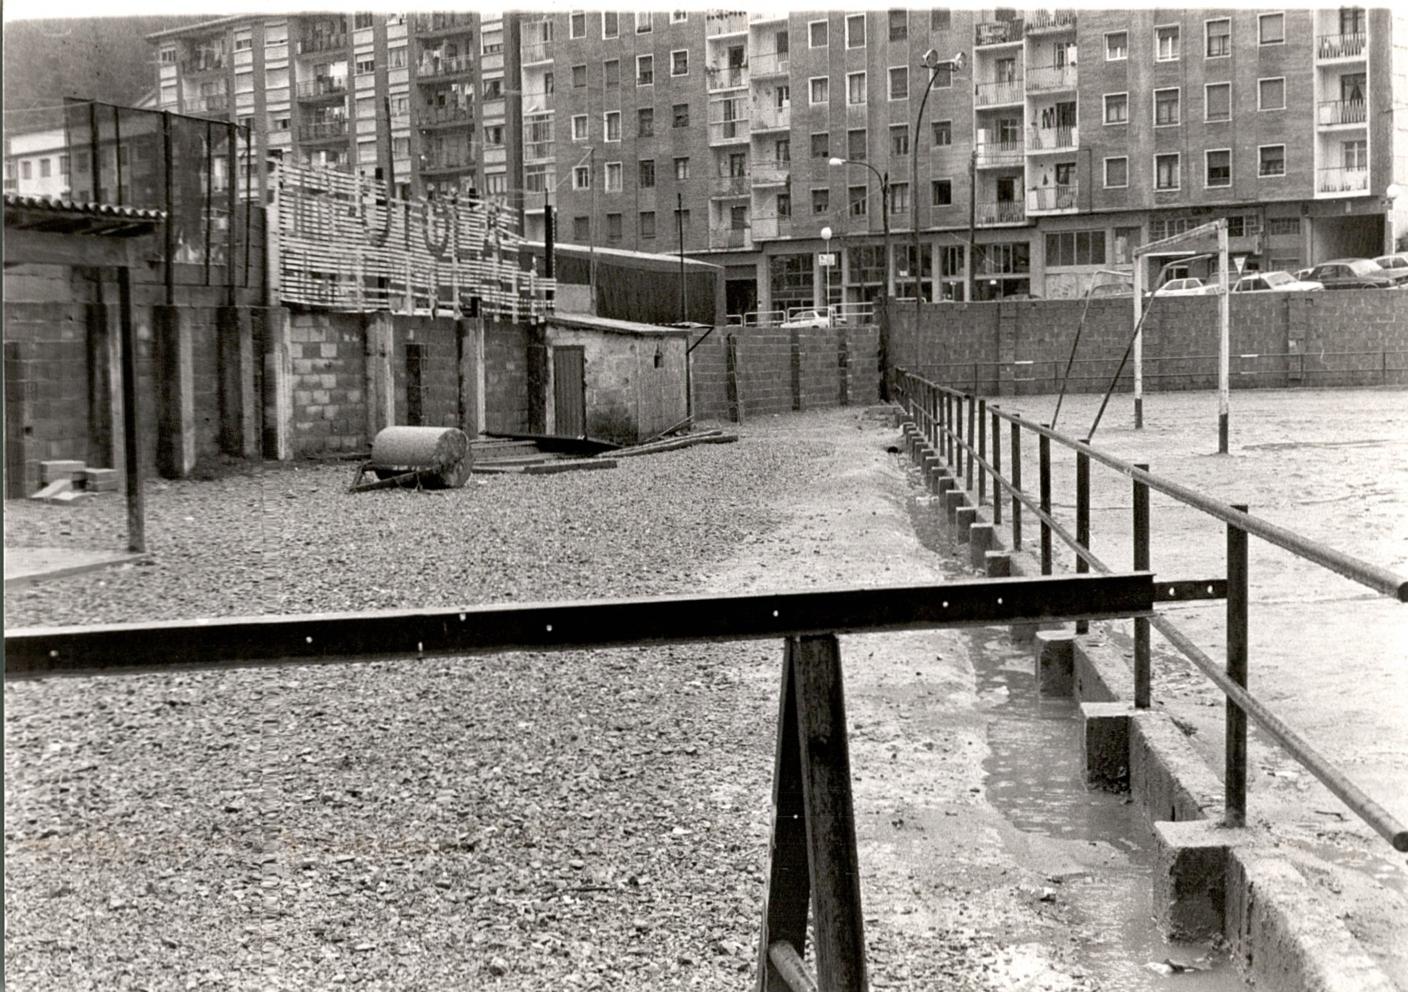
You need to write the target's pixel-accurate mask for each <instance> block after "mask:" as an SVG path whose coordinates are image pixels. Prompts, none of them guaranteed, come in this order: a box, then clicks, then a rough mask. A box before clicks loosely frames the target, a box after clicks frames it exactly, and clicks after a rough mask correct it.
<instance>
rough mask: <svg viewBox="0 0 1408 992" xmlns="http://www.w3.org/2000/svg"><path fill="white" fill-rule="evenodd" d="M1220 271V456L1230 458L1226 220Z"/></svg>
mask: <svg viewBox="0 0 1408 992" xmlns="http://www.w3.org/2000/svg"><path fill="white" fill-rule="evenodd" d="M1217 268H1218V275H1219V278H1220V279H1221V280H1222V282H1221V285H1220V286H1219V287H1218V290H1217V329H1218V337H1217V342H1218V343H1217V452H1218V454H1220V455H1225V454H1227V427H1228V408H1229V396H1228V391H1229V389H1230V388H1231V370H1230V366H1231V355H1232V341H1231V339H1232V334H1231V326H1232V320H1231V300H1232V296H1231V293H1230V292H1229V291H1230V290H1231V288H1232V287H1231V285H1230V278H1231V276H1230V273H1229V272H1228V269H1227V220H1226V218H1222V219H1220V220H1219V221H1218V222H1217Z"/></svg>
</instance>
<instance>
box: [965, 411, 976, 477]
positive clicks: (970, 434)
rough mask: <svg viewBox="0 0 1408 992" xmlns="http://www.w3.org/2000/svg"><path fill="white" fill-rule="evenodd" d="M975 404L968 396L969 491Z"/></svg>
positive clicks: (971, 472)
mask: <svg viewBox="0 0 1408 992" xmlns="http://www.w3.org/2000/svg"><path fill="white" fill-rule="evenodd" d="M976 403H977V399H976V397H973V396H969V397H968V472H967V479H968V488H969V489H971V488H973V432H974V429H975V428H976V427H977V423H976V421H977V419H978V418H977V417H976V416H974V414H973V407H974V404H976Z"/></svg>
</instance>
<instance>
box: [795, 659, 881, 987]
mask: <svg viewBox="0 0 1408 992" xmlns="http://www.w3.org/2000/svg"><path fill="white" fill-rule="evenodd" d="M794 669H795V674H796V679H797V682H796V693H797V732H798V736H799V737H800V740H801V746H802V791H803V797H804V798H803V802H804V803H805V806H806V824H807V852H808V863H809V865H810V868H811V888H812V908H813V910H814V911H815V913H816V928H815V930H816V981H817V985H818V987H820V988H824V989H827V990H828V992H865V988H866V968H865V926H864V921H863V919H862V917H861V908H860V858H859V855H858V854H857V853H856V826H855V809H854V806H853V804H852V801H851V760H850V750H849V747H848V745H847V740H846V705H845V699H844V693H843V692H842V688H841V646H840V644H839V643H838V642H837V640H836V637H835V635H832V634H827V635H823V636H821V637H803V638H800V639H799V640H798V650H797V654H796V656H795V665H794Z"/></svg>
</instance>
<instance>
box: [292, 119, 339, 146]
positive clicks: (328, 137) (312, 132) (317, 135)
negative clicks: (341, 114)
mask: <svg viewBox="0 0 1408 992" xmlns="http://www.w3.org/2000/svg"><path fill="white" fill-rule="evenodd" d="M345 137H347V122H346V121H345V120H335V121H313V122H312V123H310V124H300V125H298V140H299V141H334V140H337V139H341V138H345Z"/></svg>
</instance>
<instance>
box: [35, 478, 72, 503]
mask: <svg viewBox="0 0 1408 992" xmlns="http://www.w3.org/2000/svg"><path fill="white" fill-rule="evenodd" d="M72 491H73V480H72V479H55V480H54V481H53V482H51V483H49V484H48V485H47V486H45V487H44V488H43V489H41V490H39V492H37V493H35V494H34V495H33V496H31V497H30V499H37V500H39V502H41V503H53V502H55V501H56V499H57V497H58V496H60V495H62V494H63V493H67V492H72Z"/></svg>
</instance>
